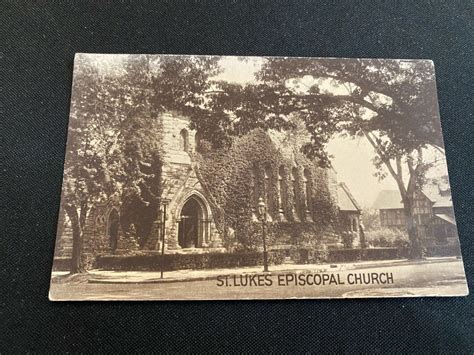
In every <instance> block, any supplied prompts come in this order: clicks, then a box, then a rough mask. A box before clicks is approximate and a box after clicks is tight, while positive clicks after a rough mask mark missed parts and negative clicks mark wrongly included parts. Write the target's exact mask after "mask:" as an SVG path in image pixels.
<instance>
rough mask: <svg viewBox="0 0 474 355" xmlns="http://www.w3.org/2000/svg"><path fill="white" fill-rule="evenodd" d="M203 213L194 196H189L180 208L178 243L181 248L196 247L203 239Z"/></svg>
mask: <svg viewBox="0 0 474 355" xmlns="http://www.w3.org/2000/svg"><path fill="white" fill-rule="evenodd" d="M204 213H205V211H204V210H203V208H202V206H201V204H200V203H199V201H198V200H197V199H196V198H195V197H190V198H189V199H188V200H187V201H186V203H185V204H184V205H183V208H182V209H181V213H180V215H179V225H178V244H179V246H180V247H181V248H196V247H199V246H201V245H200V244H201V242H202V240H203V238H202V234H203V226H202V222H203V220H204Z"/></svg>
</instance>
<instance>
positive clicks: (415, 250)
mask: <svg viewBox="0 0 474 355" xmlns="http://www.w3.org/2000/svg"><path fill="white" fill-rule="evenodd" d="M403 210H404V214H405V222H406V227H407V231H408V239H409V241H410V250H409V255H408V257H409V258H410V259H422V258H423V247H422V244H421V241H420V235H419V233H418V227H417V221H416V219H415V216H414V214H413V198H412V197H411V198H410V197H408V196H405V197H404V198H403Z"/></svg>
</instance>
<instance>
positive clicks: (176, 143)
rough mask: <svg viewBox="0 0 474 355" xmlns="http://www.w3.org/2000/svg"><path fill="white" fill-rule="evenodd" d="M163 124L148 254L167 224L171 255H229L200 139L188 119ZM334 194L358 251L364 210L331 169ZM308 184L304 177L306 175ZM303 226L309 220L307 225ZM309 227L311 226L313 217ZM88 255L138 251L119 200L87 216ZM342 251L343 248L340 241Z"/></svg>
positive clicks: (156, 248)
mask: <svg viewBox="0 0 474 355" xmlns="http://www.w3.org/2000/svg"><path fill="white" fill-rule="evenodd" d="M160 120H161V125H162V144H163V153H164V157H163V159H162V163H163V165H162V177H161V181H162V196H161V200H162V201H166V217H165V216H164V215H163V209H164V206H162V207H161V212H160V214H159V217H158V219H157V221H156V222H155V223H154V226H153V228H152V233H151V234H150V236H149V238H148V240H147V242H146V245H145V246H144V247H143V248H142V250H145V251H146V252H150V253H153V252H157V253H158V252H160V251H161V240H162V233H163V225H164V226H165V237H166V242H165V248H166V252H167V253H183V252H207V251H215V252H217V251H225V250H226V249H225V248H223V239H222V236H221V235H220V233H219V231H218V228H217V227H216V221H215V217H214V212H215V211H213V208H212V207H211V206H212V204H211V203H210V201H209V196H207V194H206V191H205V189H204V188H203V186H202V184H201V182H200V181H199V178H198V176H197V174H196V165H195V164H196V161H195V159H194V157H195V152H196V147H197V146H198V145H199V141H200V137H199V136H198V135H196V132H195V131H193V130H190V129H189V121H188V119H187V118H186V117H183V116H180V115H178V114H176V113H173V112H168V113H164V114H162V115H161V116H160ZM328 175H329V177H330V179H329V182H328V184H330V185H331V186H330V188H329V190H330V191H331V194H332V196H333V198H334V200H335V201H336V203H337V206H338V210H339V212H340V218H341V219H342V221H341V223H340V225H341V228H342V232H344V233H346V234H347V233H350V234H351V235H352V236H353V238H352V239H353V240H354V243H353V246H354V247H357V246H358V245H359V242H358V241H359V225H360V220H359V219H360V214H361V208H360V206H359V205H358V203H357V201H355V199H354V197H353V196H352V195H351V193H350V191H349V189H348V187H347V186H346V185H345V184H343V183H338V182H337V178H336V172H335V171H333V170H332V169H328ZM303 179H304V175H303ZM302 222H304V221H302ZM306 222H312V221H311V219H310V218H308V219H307V220H306ZM83 238H84V242H83V252H84V254H88V255H97V254H100V253H113V254H122V253H127V252H129V251H130V250H131V249H137V246H136V245H131V244H130V243H129V241H127V240H126V238H125V237H124V235H123V233H122V231H121V228H120V198H119V197H117V198H115V199H110V201H108V202H107V203H104V204H101V205H96V206H94V207H93V208H92V210H91V212H90V213H89V215H88V218H87V222H86V228H85V231H84V237H83ZM338 246H339V247H344V245H343V244H342V237H341V242H340V243H339V245H338ZM71 249H72V230H71V226H70V223H69V222H68V220H67V216H65V214H64V212H63V211H61V212H60V216H59V225H58V238H57V244H56V254H55V256H56V257H58V258H68V257H70V255H71Z"/></svg>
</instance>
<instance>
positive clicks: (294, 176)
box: [291, 167, 298, 205]
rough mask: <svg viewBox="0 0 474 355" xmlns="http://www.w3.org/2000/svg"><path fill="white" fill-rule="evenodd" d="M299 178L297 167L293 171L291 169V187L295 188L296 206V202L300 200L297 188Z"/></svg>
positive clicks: (294, 198)
mask: <svg viewBox="0 0 474 355" xmlns="http://www.w3.org/2000/svg"><path fill="white" fill-rule="evenodd" d="M297 177H298V169H296V167H293V169H291V185H292V188H293V200H294V203H295V205H296V204H297V203H296V201H297V200H298V188H297V186H296V183H297V181H296V179H297Z"/></svg>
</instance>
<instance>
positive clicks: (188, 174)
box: [49, 53, 468, 301]
mask: <svg viewBox="0 0 474 355" xmlns="http://www.w3.org/2000/svg"><path fill="white" fill-rule="evenodd" d="M467 294H468V287H467V283H466V278H465V274H464V267H463V261H462V256H461V250H460V243H459V238H458V233H457V228H456V220H455V216H454V208H453V201H452V198H451V189H450V185H449V178H448V170H447V163H446V156H445V149H444V143H443V136H442V132H441V124H440V116H439V110H438V101H437V91H436V80H435V72H434V65H433V62H432V61H430V60H412V59H410V60H400V59H342V58H340V59H338V58H299V57H236V56H198V55H149V54H140V55H135V54H133V55H126V54H120V55H118V54H84V53H80V54H76V56H75V60H74V76H73V84H72V96H71V107H70V117H69V131H68V138H67V147H66V157H65V164H64V177H63V185H62V193H61V205H60V211H59V218H58V228H57V236H56V246H55V254H54V262H53V271H52V277H51V288H50V294H49V297H50V299H51V300H53V301H80V300H104V301H105V300H243V299H303V298H367V297H413V296H463V295H467Z"/></svg>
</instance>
